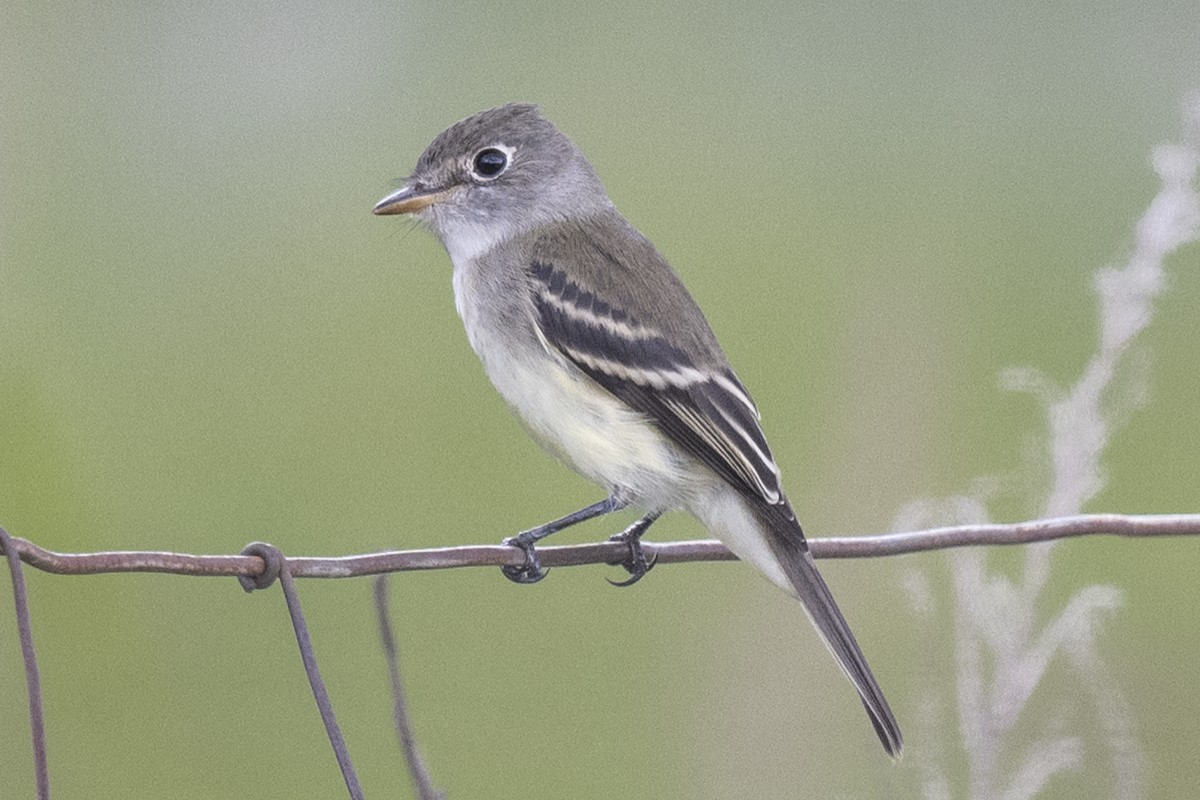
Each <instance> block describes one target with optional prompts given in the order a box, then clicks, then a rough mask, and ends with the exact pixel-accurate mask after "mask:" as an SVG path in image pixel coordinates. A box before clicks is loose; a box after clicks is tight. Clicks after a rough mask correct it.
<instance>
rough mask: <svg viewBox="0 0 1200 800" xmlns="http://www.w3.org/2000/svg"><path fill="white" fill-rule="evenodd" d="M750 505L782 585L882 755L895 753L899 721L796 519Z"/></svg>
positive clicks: (783, 509)
mask: <svg viewBox="0 0 1200 800" xmlns="http://www.w3.org/2000/svg"><path fill="white" fill-rule="evenodd" d="M754 505H756V506H757V507H756V508H755V509H754V511H755V516H756V517H758V518H759V520H761V522H762V527H763V528H764V529H765V531H766V535H767V539H768V544H769V545H770V550H771V551H772V553H773V555H774V556H775V560H776V561H778V564H779V566H780V567H782V568H783V573H784V575H785V576H786V578H787V582H788V584H790V586H789V587H785V588H790V589H791V592H792V593H794V594H795V595H796V596H797V597H798V598H799V599H800V602H801V603H803V604H804V610H805V611H806V612H808V617H809V619H811V620H812V622H813V625H814V626H816V629H817V632H818V633H820V634H821V638H822V639H824V640H825V645H826V646H827V647H828V648H829V651H830V652H831V653H833V657H834V658H835V659H837V662H838V666H840V667H841V668H842V672H844V673H846V677H848V678H849V679H850V682H851V683H853V684H854V688H855V689H857V690H858V695H859V697H860V698H862V703H863V706H865V707H866V709H867V715H868V716H869V717H870V718H871V724H872V725H874V726H875V732H876V733H877V734H879V741H881V742H883V748H884V749H885V750H887V753H888V755H890V756H892V757H893V758H899V757H900V751H901V748H902V747H903V744H904V741H903V738H902V737H901V735H900V726H899V725H898V724H897V722H896V717H895V716H894V715H893V714H892V709H891V708H889V707H888V703H887V700H885V699H884V697H883V690H882V689H880V688H879V684H878V683H877V682H876V681H875V676H874V675H873V674H871V668H870V667H869V666H868V665H867V660H866V658H865V657H864V656H863V654H862V650H860V649H859V647H858V642H857V641H855V639H854V634H853V633H852V632H851V630H850V625H849V624H848V623H847V622H846V618H845V617H843V616H842V612H841V611H840V610H839V609H838V607H837V603H835V602H834V600H833V594H832V593H831V592H830V591H829V587H828V586H827V585H826V584H825V579H824V578H822V577H821V573H819V572H817V565H816V563H815V562H814V561H813V557H812V554H811V553H810V552H809V551H808V543H807V542H806V541H805V540H804V534H803V532H802V531H801V529H800V523H798V522H797V521H796V518H795V515H794V514H793V513H792V510H791V508H790V507H789V506H788V505H787V503H786V502H785V503H783V504H781V505H773V506H766V505H765V504H762V505H759V504H754Z"/></svg>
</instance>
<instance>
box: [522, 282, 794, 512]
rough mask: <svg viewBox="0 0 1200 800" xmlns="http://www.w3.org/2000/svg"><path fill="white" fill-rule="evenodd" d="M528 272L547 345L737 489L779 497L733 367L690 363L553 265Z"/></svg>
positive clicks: (646, 325) (656, 334)
mask: <svg viewBox="0 0 1200 800" xmlns="http://www.w3.org/2000/svg"><path fill="white" fill-rule="evenodd" d="M530 274H531V276H532V278H533V296H534V304H535V307H536V310H537V320H536V322H537V325H538V328H539V329H540V331H541V333H542V336H543V337H544V338H545V340H546V341H547V342H548V343H549V344H550V346H552V347H554V348H555V349H556V350H558V352H560V353H562V354H563V355H564V356H565V357H566V358H567V359H569V360H570V361H571V362H572V363H574V364H575V365H576V366H577V367H579V369H581V370H582V371H583V372H584V373H585V374H587V375H588V376H589V377H590V378H592V379H593V380H594V381H596V382H597V383H598V384H600V385H601V386H603V387H604V388H605V389H607V390H608V391H609V392H611V393H612V394H613V395H615V396H616V397H618V398H620V399H621V400H623V401H624V402H625V403H627V404H628V405H629V406H630V407H631V408H634V409H636V410H637V411H640V412H642V413H643V414H645V415H646V416H647V417H648V418H649V419H650V420H651V421H652V422H653V423H654V424H655V425H657V426H658V427H659V429H660V430H662V431H663V433H665V434H666V435H667V436H668V437H669V438H670V439H671V440H672V441H674V442H675V443H676V444H678V445H679V446H680V447H682V448H683V449H684V450H686V451H687V452H688V453H690V454H691V455H693V456H695V457H696V458H697V459H699V460H700V461H701V462H703V463H704V464H706V465H707V466H708V467H709V468H711V469H712V470H713V471H714V472H716V473H717V474H718V475H720V476H721V477H722V478H724V479H725V480H726V481H728V482H729V483H730V484H731V485H733V486H735V487H736V488H737V489H738V490H740V491H741V492H743V493H745V494H747V495H749V496H751V497H756V498H760V499H762V500H765V501H767V502H768V503H770V504H779V503H783V502H785V501H784V500H783V493H782V492H781V491H780V488H779V470H778V468H777V467H776V465H775V460H774V459H773V458H772V456H771V450H770V448H769V447H768V446H767V442H766V439H765V438H764V437H763V433H762V429H761V428H760V427H759V425H758V413H757V410H756V409H755V407H754V403H753V401H752V400H751V399H750V395H749V393H748V392H747V391H746V389H745V387H743V386H742V384H741V383H740V382H739V381H738V379H737V377H736V376H735V375H734V374H733V371H732V370H730V369H729V368H728V367H726V368H724V369H720V370H712V369H711V368H708V367H705V366H704V365H698V364H696V363H695V362H694V360H693V359H692V358H691V357H689V356H688V354H687V353H686V352H685V351H683V350H682V349H680V348H678V347H676V346H674V345H673V344H671V342H670V341H668V339H667V338H666V337H665V336H664V335H662V334H661V333H660V332H658V331H657V330H655V329H654V328H653V327H652V326H651V325H650V324H649V322H648V321H643V320H639V319H635V318H634V317H632V316H631V315H630V314H629V312H628V311H627V310H626V309H622V308H617V307H614V306H613V305H612V304H611V303H609V302H606V301H605V300H604V299H602V298H600V297H598V296H597V295H596V293H595V292H594V291H592V290H591V289H589V288H588V287H584V286H580V285H579V284H577V283H576V282H574V281H572V280H570V279H569V278H568V277H567V276H566V274H565V273H564V272H563V271H562V270H561V269H558V268H556V267H555V266H554V265H552V264H549V263H545V262H542V261H534V262H533V263H532V264H531V266H530Z"/></svg>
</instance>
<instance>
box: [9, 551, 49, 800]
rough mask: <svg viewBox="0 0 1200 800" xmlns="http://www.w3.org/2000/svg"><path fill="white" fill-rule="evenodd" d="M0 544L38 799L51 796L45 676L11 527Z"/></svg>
mask: <svg viewBox="0 0 1200 800" xmlns="http://www.w3.org/2000/svg"><path fill="white" fill-rule="evenodd" d="M0 546H3V547H4V555H5V557H6V558H7V559H8V571H9V573H11V574H12V587H13V605H14V606H15V608H16V612H17V636H18V638H19V639H20V641H21V655H22V657H23V658H24V660H25V687H26V690H27V692H28V694H29V730H30V738H31V739H32V740H33V769H34V775H35V776H36V780H37V797H38V800H49V798H50V766H49V763H48V761H47V759H46V721H45V717H44V716H43V714H42V678H41V674H40V673H39V672H38V663H37V653H36V652H35V651H34V649H33V626H32V625H31V624H30V621H29V596H28V594H27V592H26V591H25V572H24V570H23V569H22V565H21V554H20V553H18V552H17V548H16V547H15V546H14V545H13V541H12V537H11V536H9V534H8V531H6V530H4V528H0Z"/></svg>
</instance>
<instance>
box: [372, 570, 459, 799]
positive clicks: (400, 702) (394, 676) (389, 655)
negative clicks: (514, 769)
mask: <svg viewBox="0 0 1200 800" xmlns="http://www.w3.org/2000/svg"><path fill="white" fill-rule="evenodd" d="M375 614H376V616H377V617H378V619H379V638H380V641H381V642H382V644H383V655H384V658H386V659H387V664H388V676H389V678H390V679H391V684H392V725H393V727H395V729H396V736H397V737H398V738H399V739H400V750H401V751H402V752H403V753H404V761H405V764H406V765H407V766H408V774H409V776H410V777H411V778H412V782H413V786H414V787H415V788H416V790H417V797H419V798H420V800H445V797H446V793H445V792H442V791H439V790H438V789H435V788H434V786H433V781H432V780H430V778H429V770H428V769H426V767H425V761H424V760H423V759H422V758H421V754H420V752H418V750H417V737H416V734H414V733H413V726H412V718H411V717H409V714H408V701H407V700H406V698H405V693H404V683H403V681H401V680H400V658H399V655H398V648H397V647H396V636H395V633H393V631H392V618H391V613H390V612H389V611H388V576H387V575H380V576H378V577H377V578H375Z"/></svg>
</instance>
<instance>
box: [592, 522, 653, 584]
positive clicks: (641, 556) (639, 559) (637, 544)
mask: <svg viewBox="0 0 1200 800" xmlns="http://www.w3.org/2000/svg"><path fill="white" fill-rule="evenodd" d="M643 530H644V528H641V529H637V530H635V529H634V528H630V529H629V530H625V531H622V532H621V533H618V534H616V535H614V536H610V537H609V538H608V540H609V541H610V542H624V543H625V545H626V546H628V547H629V555H627V556H626V557H625V560H624V561H622V562H620V565H621V566H622V567H624V568H625V571H626V572H628V573H629V577H628V578H626V579H625V580H623V581H614V580H611V579H610V578H605V579H604V580H606V581H608V582H609V583H610V584H612V585H613V586H616V587H619V588H624V587H626V586H633V585H634V584H635V583H637V582H638V581H640V580H641V579H642V578H644V577H646V573H647V572H649V571H650V570H652V569H654V564H655V562H657V561H658V555H657V554H655V555H654V556H653V557H652V558H650V559H647V558H646V551H645V550H644V549H643V548H642V531H643Z"/></svg>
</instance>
